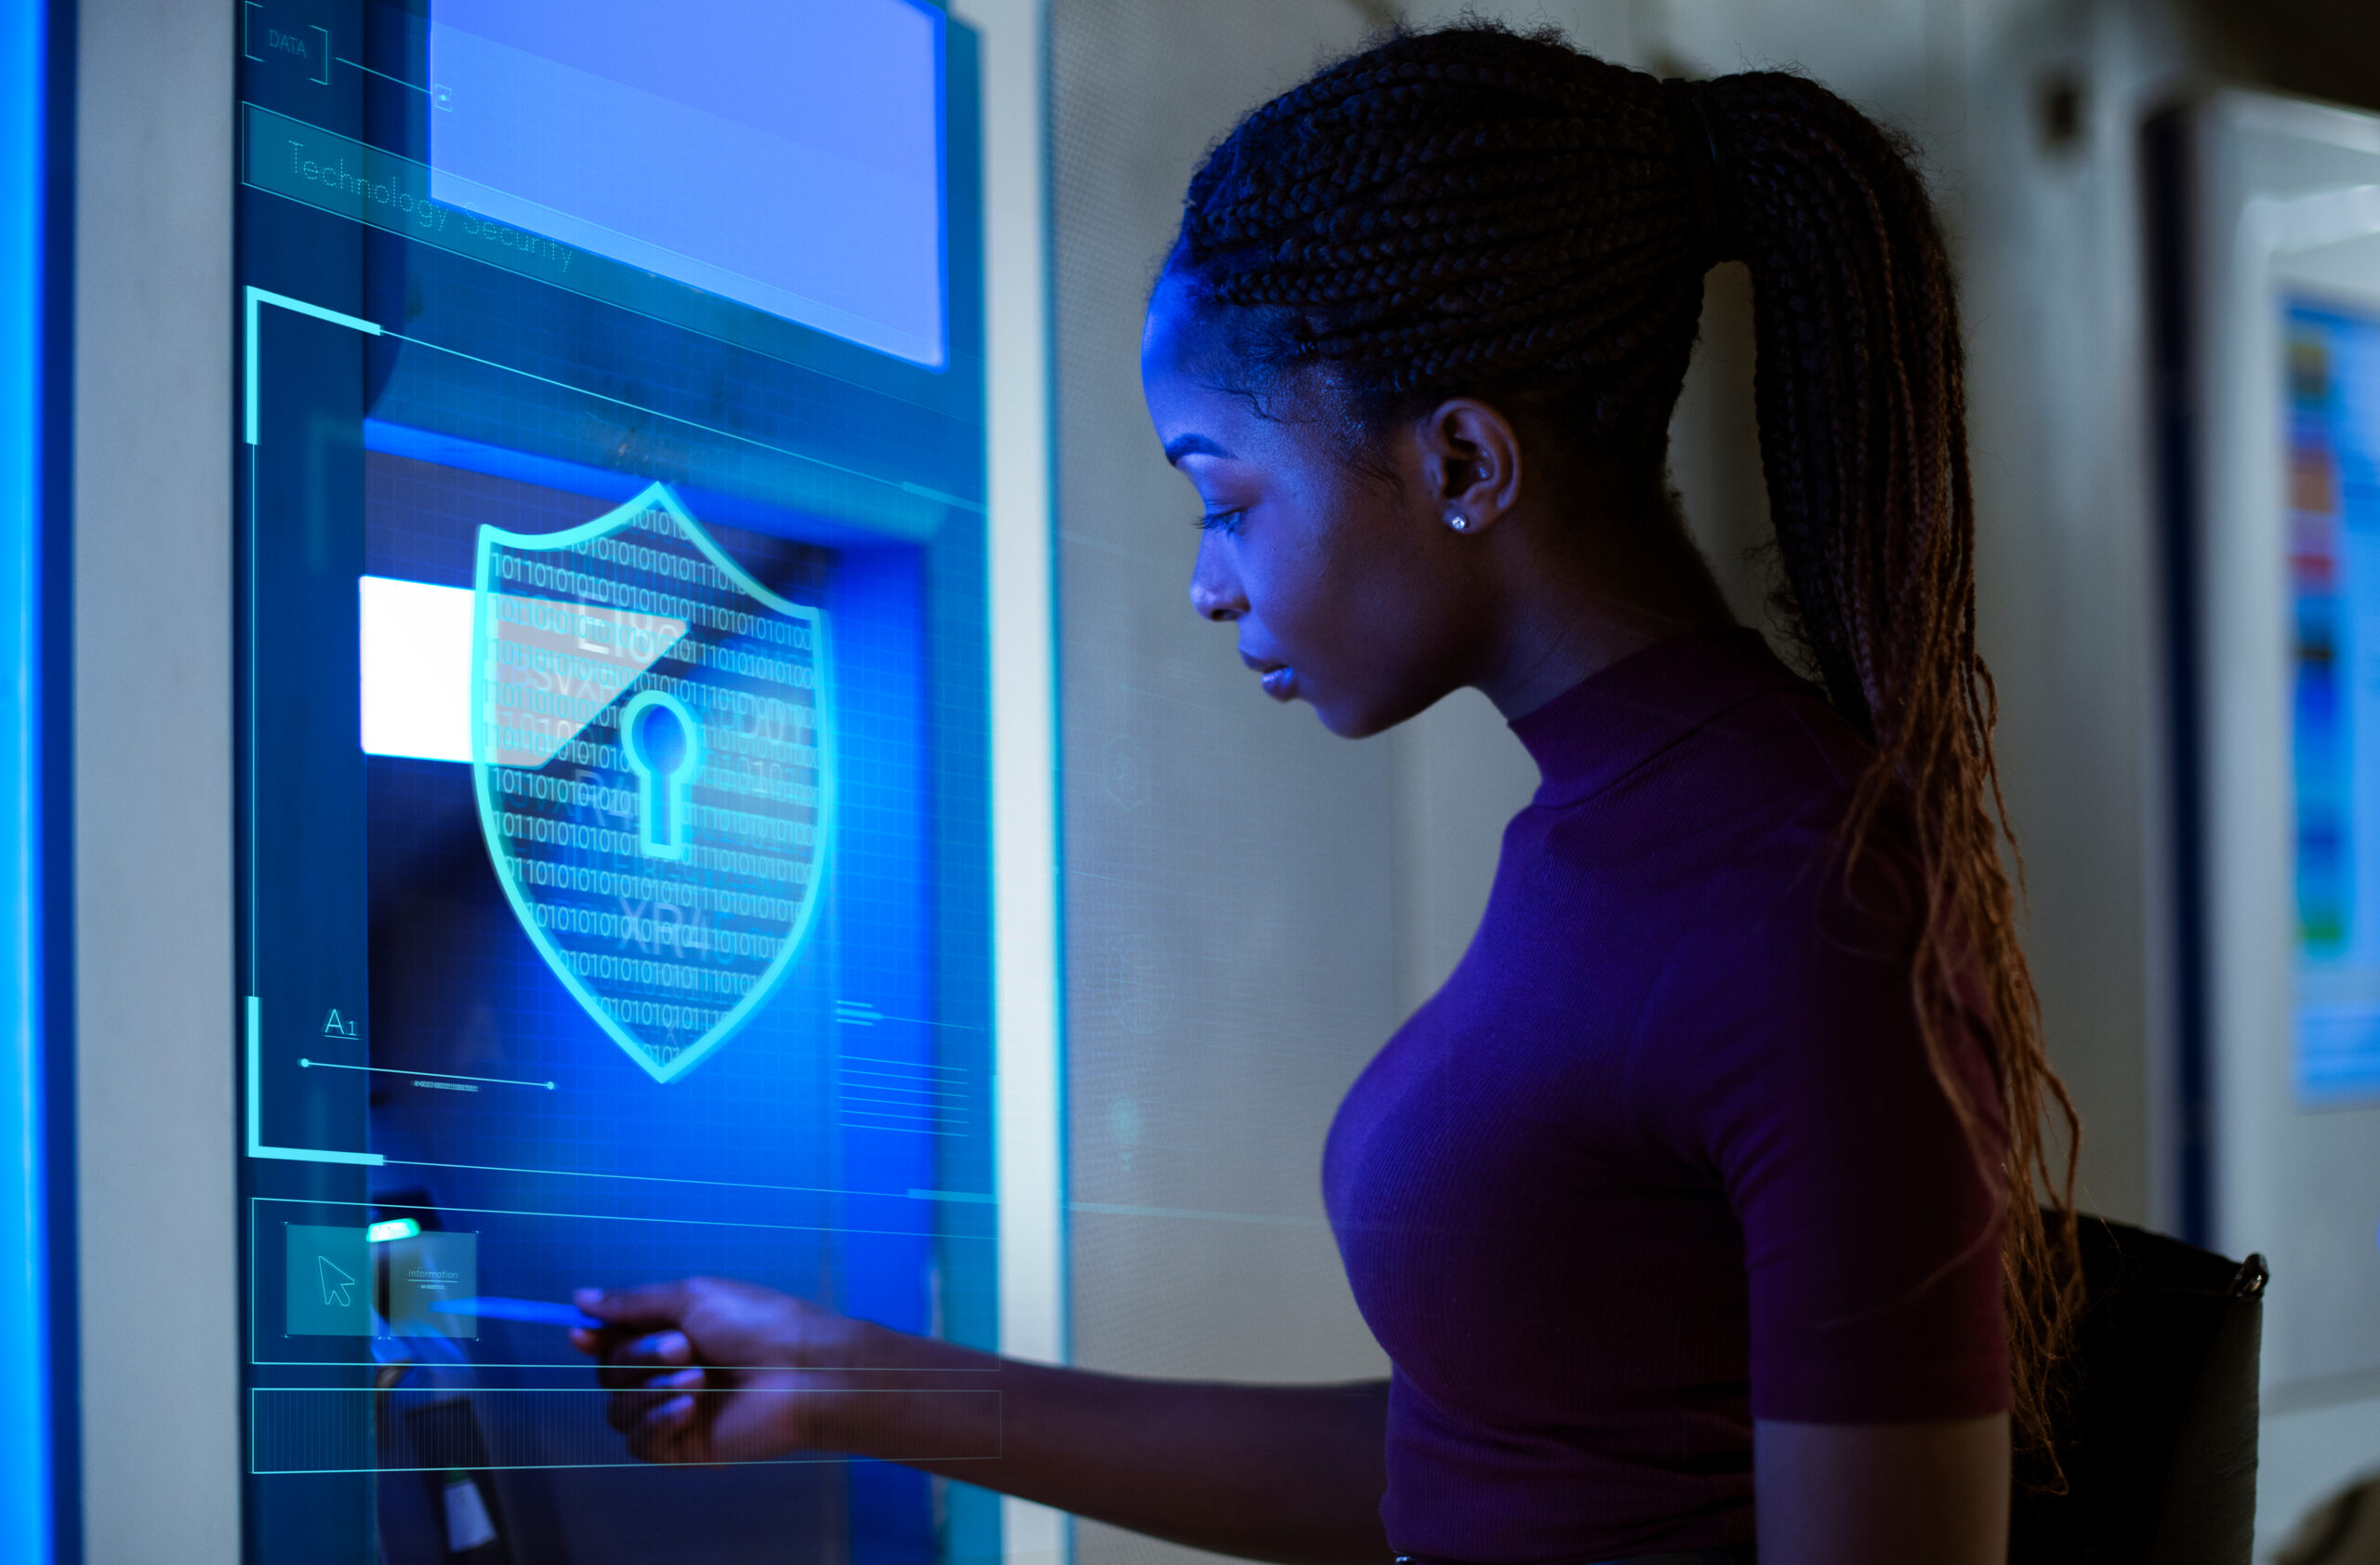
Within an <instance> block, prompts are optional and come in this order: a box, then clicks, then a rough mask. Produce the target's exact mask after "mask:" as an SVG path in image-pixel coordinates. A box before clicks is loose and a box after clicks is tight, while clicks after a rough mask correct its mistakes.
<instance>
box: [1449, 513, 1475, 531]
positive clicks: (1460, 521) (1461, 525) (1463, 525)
mask: <svg viewBox="0 0 2380 1565" xmlns="http://www.w3.org/2000/svg"><path fill="white" fill-rule="evenodd" d="M1447 525H1448V526H1449V527H1452V528H1453V529H1454V530H1455V531H1456V532H1458V533H1467V532H1469V531H1471V518H1470V517H1468V516H1465V515H1464V514H1463V513H1462V512H1461V511H1448V513H1447Z"/></svg>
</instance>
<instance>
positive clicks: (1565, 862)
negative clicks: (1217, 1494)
mask: <svg viewBox="0 0 2380 1565" xmlns="http://www.w3.org/2000/svg"><path fill="white" fill-rule="evenodd" d="M1513 728H1514V732H1515V733H1516V734H1518V735H1519V736H1520V739H1521V742H1522V743H1523V744H1524V745H1526V746H1527V748H1528V751H1529V753H1530V755H1531V756H1533V757H1534V758H1535V759H1536V761H1537V764H1538V768H1539V770H1540V772H1541V773H1542V775H1543V779H1544V780H1543V783H1542V786H1540V788H1539V789H1538V791H1537V795H1536V798H1535V799H1534V801H1533V802H1531V803H1530V805H1529V807H1528V808H1527V809H1526V810H1524V811H1522V812H1521V814H1520V815H1519V816H1516V817H1514V820H1513V823H1512V824H1511V826H1510V827H1508V828H1507V829H1506V830H1505V832H1504V845H1503V855H1502V858H1501V862H1500V863H1499V865H1498V867H1497V871H1496V882H1495V889H1494V891H1493V892H1492V893H1491V894H1490V895H1489V897H1488V911H1487V914H1486V917H1485V918H1484V919H1483V920H1482V921H1481V923H1480V926H1479V932H1478V934H1477V935H1475V936H1474V938H1473V941H1472V944H1471V948H1470V949H1469V950H1468V951H1467V952H1466V953H1465V954H1464V956H1463V958H1462V961H1461V963H1460V965H1458V966H1457V967H1456V969H1455V972H1454V975H1453V976H1452V977H1450V978H1449V979H1448V981H1447V985H1446V987H1445V988H1443V989H1441V990H1439V992H1438V993H1437V995H1436V996H1435V998H1434V999H1432V1000H1431V1001H1429V1002H1428V1003H1427V1004H1425V1005H1423V1006H1422V1007H1421V1009H1420V1010H1419V1011H1417V1012H1415V1013H1414V1015H1413V1016H1412V1019H1411V1020H1409V1021H1408V1022H1407V1023H1406V1025H1405V1026H1404V1028H1402V1029H1400V1030H1399V1031H1398V1032H1397V1033H1396V1035H1395V1037H1394V1038H1392V1039H1391V1040H1390V1041H1389V1042H1388V1044H1387V1046H1386V1047H1385V1048H1383V1049H1382V1051H1381V1053H1380V1054H1379V1055H1378V1057H1376V1058H1375V1059H1374V1060H1373V1061H1372V1063H1371V1064H1370V1066H1369V1068H1366V1070H1365V1071H1364V1073H1363V1075H1362V1077H1361V1078H1360V1079H1358V1080H1357V1081H1356V1082H1355V1087H1354V1088H1353V1090H1352V1091H1350V1092H1349V1094H1348V1095H1347V1099H1346V1102H1345V1103H1344V1105H1343V1106H1342V1107H1341V1108H1340V1111H1339V1117H1338V1120H1337V1121H1336V1123H1335V1124H1334V1125H1333V1126H1332V1127H1331V1132H1330V1139H1329V1147H1328V1150H1327V1152H1326V1155H1325V1158H1324V1165H1323V1185H1324V1195H1325V1200H1327V1202H1328V1204H1329V1214H1330V1221H1331V1226H1332V1228H1333V1229H1334V1231H1335V1232H1336V1234H1337V1236H1338V1240H1339V1248H1340V1252H1341V1253H1342V1256H1343V1258H1344V1260H1345V1262H1346V1267H1347V1275H1348V1278H1349V1280H1350V1281H1351V1282H1352V1284H1353V1286H1354V1290H1355V1300H1356V1303H1357V1304H1358V1305H1359V1306H1361V1307H1362V1309H1363V1313H1364V1318H1365V1320H1367V1321H1369V1324H1370V1326H1371V1329H1372V1331H1373V1333H1374V1334H1375V1335H1376V1336H1377V1337H1378V1338H1379V1339H1380V1342H1381V1345H1382V1346H1383V1347H1384V1348H1386V1349H1387V1351H1388V1356H1389V1358H1390V1359H1391V1360H1392V1362H1393V1365H1394V1375H1393V1379H1392V1382H1391V1386H1390V1399H1389V1422H1388V1493H1387V1497H1386V1499H1385V1500H1384V1501H1383V1502H1382V1517H1383V1518H1384V1519H1385V1520H1386V1522H1387V1528H1388V1537H1389V1541H1390V1543H1391V1544H1392V1545H1394V1547H1395V1549H1396V1550H1397V1551H1398V1552H1399V1553H1407V1554H1421V1555H1432V1556H1437V1557H1440V1558H1449V1559H1457V1560H1475V1561H1482V1562H1487V1565H1539V1562H1542V1565H1571V1562H1576V1561H1582V1560H1593V1559H1601V1558H1608V1557H1612V1556H1618V1555H1630V1554H1643V1553H1647V1552H1653V1551H1667V1550H1673V1549H1693V1548H1703V1547H1712V1546H1716V1545H1726V1544H1733V1543H1743V1542H1748V1541H1750V1540H1751V1539H1752V1420H1753V1419H1755V1418H1764V1419H1778V1420H1786V1421H1792V1422H1805V1423H1818V1424H1840V1423H1860V1424H1867V1423H1884V1424H1889V1423H1897V1422H1907V1421H1916V1420H1931V1419H1956V1418H1970V1417H1977V1416H1980V1415H1983V1414H1986V1413H1990V1412H2001V1411H2004V1410H2005V1409H2006V1408H2007V1406H2008V1362H2007V1348H2006V1333H2005V1322H2004V1320H2003V1312H2002V1306H2001V1295H2000V1274H1999V1242H1998V1241H1999V1233H2000V1227H1999V1224H2000V1217H1999V1209H1998V1204H1997V1200H1996V1196H1995V1193H1994V1192H1993V1190H1992V1189H1991V1187H1990V1184H1989V1183H1988V1182H1987V1181H1986V1179H1985V1178H1984V1176H1983V1175H1982V1174H1980V1173H1979V1172H1978V1170H1977V1163H1976V1160H1975V1158H1974V1156H1973V1154H1972V1152H1971V1151H1970V1150H1969V1145H1968V1142H1967V1140H1966V1138H1965V1137H1964V1134H1963V1133H1962V1132H1961V1129H1960V1127H1959V1124H1958V1121H1957V1120H1956V1119H1955V1117H1954V1116H1953V1113H1952V1110H1951V1108H1950V1104H1949V1102H1948V1100H1947V1098H1946V1097H1945V1095H1944V1094H1943V1092H1942V1091H1941V1089H1940V1087H1939V1086H1938V1085H1937V1082H1936V1081H1935V1080H1934V1077H1933V1075H1932V1073H1931V1071H1930V1069H1929V1068H1928V1066H1927V1063H1926V1059H1925V1055H1924V1045H1923V1043H1922V1042H1921V1041H1920V1038H1919V1035H1918V1031H1917V1024H1916V1020H1915V1016H1914V1012H1913V1007H1912V1005H1911V999H1910V988H1909V984H1910V980H1909V958H1910V953H1911V949H1912V948H1913V945H1914V941H1915V932H1916V906H1915V897H1914V890H1913V877H1912V874H1911V861H1910V859H1909V857H1908V855H1907V853H1906V850H1905V848H1902V847H1899V846H1896V845H1895V842H1896V841H1897V839H1894V838H1892V837H1891V836H1890V834H1889V833H1887V834H1886V835H1885V836H1883V837H1880V838H1879V839H1878V841H1879V842H1880V845H1879V846H1878V847H1877V848H1876V849H1874V850H1871V852H1870V853H1868V854H1866V855H1862V857H1861V860H1860V863H1859V866H1858V869H1856V870H1855V871H1854V874H1853V876H1852V878H1851V880H1850V882H1849V884H1848V885H1847V886H1846V883H1845V875H1844V873H1843V869H1842V867H1841V861H1840V859H1839V858H1832V857H1830V854H1831V851H1832V850H1833V849H1834V848H1835V845H1836V839H1835V827H1836V825H1837V823H1838V821H1839V820H1840V819H1841V817H1842V815H1843V812H1844V810H1845V806H1846V804H1847V803H1848V801H1849V795H1850V789H1851V787H1852V785H1853V783H1854V781H1855V780H1856V778H1857V777H1858V774H1859V771H1860V768H1861V766H1862V764H1863V763H1864V762H1865V761H1866V759H1867V755H1868V751H1867V749H1866V747H1865V745H1864V743H1863V741H1862V740H1861V739H1860V738H1859V737H1858V735H1857V734H1856V733H1855V731H1854V730H1853V729H1852V728H1851V727H1850V726H1849V725H1848V724H1847V723H1845V722H1844V721H1843V719H1842V718H1840V717H1839V716H1837V715H1836V714H1835V712H1834V711H1833V710H1832V709H1831V708H1830V707H1829V706H1828V705H1827V704H1826V702H1825V701H1824V700H1823V699H1821V698H1820V697H1819V696H1818V695H1817V694H1816V693H1815V692H1814V691H1812V690H1811V689H1810V688H1809V687H1808V686H1807V685H1805V683H1802V682H1801V681H1800V680H1798V679H1796V678H1795V677H1794V676H1793V675H1792V673H1791V672H1790V671H1789V670H1787V669H1786V668H1785V667H1784V666H1783V665H1782V664H1780V663H1778V661H1777V660H1776V658H1775V657H1772V656H1771V655H1770V654H1769V652H1768V650H1767V648H1766V646H1765V644H1764V643H1762V641H1761V639H1760V637H1759V636H1758V635H1757V634H1756V633H1754V632H1752V631H1749V630H1733V631H1725V632H1715V633H1698V634H1691V635H1686V636H1680V637H1677V638H1674V639H1673V640H1670V641H1666V642H1662V643H1659V644H1658V645H1655V646H1652V647H1649V648H1647V649H1646V650H1644V651H1641V652H1638V653H1636V654H1635V655H1633V656H1632V657H1627V658H1625V659H1623V660H1621V661H1620V662H1619V663H1616V664H1614V665H1612V666H1611V667H1609V668H1607V669H1606V670H1603V671H1601V672H1600V673H1597V674H1596V675H1594V676H1593V678H1591V679H1589V680H1588V681H1586V682H1585V683H1582V684H1580V685H1578V686H1577V687H1575V688H1574V689H1572V690H1570V691H1569V692H1568V693H1567V694H1566V695H1563V696H1557V697H1555V698H1554V700H1553V701H1551V702H1549V703H1548V704H1547V705H1545V706H1543V707H1541V708H1540V709H1539V710H1536V711H1533V712H1530V713H1529V714H1527V716H1525V717H1523V718H1521V719H1520V720H1519V721H1518V722H1516V723H1514V724H1513ZM1961 1047H1962V1048H1963V1049H1964V1051H1965V1054H1966V1056H1967V1057H1965V1058H1964V1059H1962V1060H1961V1062H1960V1063H1961V1065H1962V1067H1963V1068H1965V1069H1966V1070H1967V1071H1968V1079H1969V1080H1970V1081H1973V1082H1974V1083H1975V1084H1976V1085H1977V1088H1978V1089H1979V1095H1980V1097H1981V1099H1982V1101H1983V1102H1984V1103H1985V1104H1986V1105H1987V1106H1988V1105H1990V1103H1991V1101H1992V1099H1993V1097H1994V1095H1995V1094H1993V1093H1992V1092H1991V1089H1990V1083H1991V1076H1990V1064H1989V1062H1988V1060H1987V1058H1986V1056H1985V1052H1984V1049H1983V1048H1982V1046H1981V1034H1980V1032H1979V1030H1978V1031H1975V1032H1972V1033H1971V1034H1970V1036H1969V1037H1968V1038H1967V1039H1965V1040H1964V1041H1962V1044H1961ZM1991 1112H1992V1111H1991V1110H1990V1109H1989V1108H1988V1107H1987V1114H1990V1113H1991ZM1997 1128H1998V1126H1997V1121H1996V1120H1995V1121H1993V1129H1994V1130H1995V1131H1996V1130H1997Z"/></svg>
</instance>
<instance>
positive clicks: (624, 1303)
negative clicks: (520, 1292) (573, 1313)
mask: <svg viewBox="0 0 2380 1565" xmlns="http://www.w3.org/2000/svg"><path fill="white" fill-rule="evenodd" d="M571 1302H572V1303H573V1304H575V1305H576V1306H578V1307H579V1308H581V1309H583V1310H585V1311H586V1312H587V1313H588V1314H589V1315H592V1316H594V1317H596V1318H597V1319H599V1320H602V1322H603V1324H604V1325H605V1327H607V1328H609V1329H612V1330H615V1331H616V1330H620V1329H623V1328H627V1329H634V1328H636V1327H639V1326H643V1327H648V1328H650V1327H654V1326H675V1325H677V1324H678V1323H679V1322H680V1321H681V1320H685V1319H686V1312H687V1311H688V1310H690V1309H692V1308H693V1307H694V1280H693V1279H691V1278H682V1279H681V1280H678V1281H675V1282H655V1283H650V1284H648V1285H647V1286H645V1287H642V1288H611V1289H604V1288H581V1289H579V1290H578V1291H577V1292H575V1293H573V1294H571Z"/></svg>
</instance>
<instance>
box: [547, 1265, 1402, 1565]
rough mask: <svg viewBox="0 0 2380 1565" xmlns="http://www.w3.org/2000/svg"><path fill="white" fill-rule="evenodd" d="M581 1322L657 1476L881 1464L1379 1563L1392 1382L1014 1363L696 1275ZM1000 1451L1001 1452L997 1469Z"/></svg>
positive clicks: (1223, 1547)
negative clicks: (830, 1455) (1316, 1381)
mask: <svg viewBox="0 0 2380 1565" xmlns="http://www.w3.org/2000/svg"><path fill="white" fill-rule="evenodd" d="M579 1303H580V1306H582V1307H583V1308H585V1309H586V1310H588V1313H590V1314H593V1315H595V1316H598V1317H600V1318H601V1319H602V1320H604V1321H605V1322H606V1324H605V1326H604V1327H603V1328H602V1330H600V1331H582V1332H578V1333H574V1337H575V1341H576V1343H577V1345H578V1346H579V1347H580V1348H581V1349H582V1350H583V1351H585V1352H588V1353H589V1354H592V1355H594V1356H595V1357H597V1358H598V1359H601V1360H602V1364H603V1368H602V1372H601V1373H602V1380H603V1383H604V1384H605V1385H607V1386H611V1387H612V1388H613V1390H614V1391H615V1396H614V1397H613V1399H612V1406H611V1417H612V1422H613V1424H614V1426H615V1427H617V1428H619V1429H621V1430H623V1431H624V1432H625V1433H626V1434H627V1435H628V1442H629V1445H630V1448H631V1449H633V1450H634V1451H635V1452H637V1454H639V1455H640V1456H642V1457H645V1458H646V1459H647V1460H650V1461H655V1462H721V1461H748V1460H752V1459H754V1458H760V1457H768V1456H775V1455H781V1454H783V1453H785V1452H789V1451H797V1450H811V1451H835V1452H849V1453H851V1454H853V1455H860V1456H875V1457H881V1458H883V1459H885V1460H888V1461H894V1462H902V1463H906V1465H908V1466H914V1467H919V1468H922V1469H924V1470H925V1471H928V1472H933V1473H941V1474H945V1475H946V1476H948V1477H951V1478H955V1479H964V1480H966V1481H967V1482H969V1483H975V1484H981V1485H982V1486H984V1487H985V1488H987V1489H996V1490H998V1491H999V1492H1002V1493H1004V1494H1014V1495H1017V1496H1019V1497H1020V1498H1023V1499H1027V1500H1034V1501H1038V1502H1039V1503H1040V1504H1042V1505H1052V1506H1055V1507H1057V1508H1058V1509H1060V1510H1064V1511H1071V1512H1073V1513H1074V1514H1076V1515H1078V1516H1086V1517H1091V1518H1093V1519H1097V1520H1100V1521H1105V1522H1110V1523H1113V1524H1114V1525H1116V1526H1118V1527H1127V1528H1131V1530H1133V1531H1134V1532H1146V1533H1150V1534H1152V1535H1154V1536H1157V1537H1160V1538H1167V1539H1170V1540H1171V1541H1173V1542H1175V1543H1181V1544H1187V1545H1191V1546H1193V1547H1196V1548H1203V1549H1210V1550H1212V1551H1214V1552H1217V1553H1221V1554H1236V1555H1242V1556H1246V1557H1248V1558H1256V1559H1274V1560H1282V1561H1287V1562H1291V1565H1341V1562H1344V1565H1384V1562H1385V1561H1386V1560H1387V1558H1389V1549H1388V1544H1387V1539H1386V1537H1385V1535H1384V1534H1383V1532H1382V1529H1381V1521H1380V1499H1381V1494H1382V1491H1383V1490H1384V1488H1385V1487H1386V1482H1387V1479H1386V1473H1385V1468H1384V1466H1383V1458H1382V1445H1383V1439H1384V1436H1385V1433H1386V1428H1387V1419H1388V1388H1387V1386H1386V1384H1385V1383H1384V1382H1361V1383H1356V1384H1352V1385H1343V1386H1240V1385H1231V1384H1225V1383H1217V1382H1202V1381H1167V1380H1141V1379H1135V1378H1131V1377H1128V1376H1123V1375H1110V1374H1097V1373H1091V1372H1088V1371H1083V1370H1069V1369H1059V1368H1055V1367H1052V1366H1050V1365H1043V1364H1028V1363H1021V1362H1017V1361H1015V1360H1011V1359H998V1358H995V1357H993V1356H992V1355H989V1354H985V1353H978V1352H975V1351H973V1350H972V1349H969V1348H963V1347H958V1346H953V1345H951V1344H949V1343H945V1342H939V1341H935V1340H932V1339H931V1338H924V1337H913V1336H909V1335H906V1334H905V1333H899V1332H894V1331H890V1330H888V1329H886V1328H884V1327H880V1326H874V1325H870V1324H868V1323H866V1322H865V1321H857V1320H848V1319H846V1318H844V1317H841V1316H839V1315H835V1314H832V1313H830V1312H828V1311H826V1310H823V1309H820V1308H818V1307H817V1306H813V1305H809V1304H806V1303H804V1302H802V1301H801V1300H800V1299H795V1298H791V1297H788V1296H787V1295H786V1294H783V1293H773V1292H771V1291H769V1290H767V1289H764V1288H757V1287H753V1286H752V1285H750V1284H748V1283H741V1282H731V1281H722V1280H716V1279H711V1278H693V1279H689V1280H685V1281H682V1282H671V1283H664V1284H661V1285H659V1286H656V1287H651V1288H637V1289H629V1290H626V1291H623V1292H619V1293H584V1294H581V1295H580V1297H579ZM993 1453H997V1454H993Z"/></svg>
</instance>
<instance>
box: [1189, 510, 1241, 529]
mask: <svg viewBox="0 0 2380 1565" xmlns="http://www.w3.org/2000/svg"><path fill="white" fill-rule="evenodd" d="M1247 514H1248V512H1247V511H1245V510H1241V511H1208V512H1207V513H1206V514H1204V515H1202V516H1200V517H1199V518H1198V530H1199V531H1200V532H1202V533H1211V532H1214V531H1216V530H1218V529H1220V530H1222V531H1223V532H1226V533H1236V532H1237V531H1239V519H1240V518H1241V517H1243V516H1245V515H1247Z"/></svg>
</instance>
